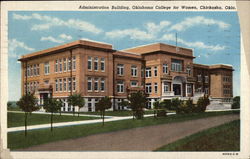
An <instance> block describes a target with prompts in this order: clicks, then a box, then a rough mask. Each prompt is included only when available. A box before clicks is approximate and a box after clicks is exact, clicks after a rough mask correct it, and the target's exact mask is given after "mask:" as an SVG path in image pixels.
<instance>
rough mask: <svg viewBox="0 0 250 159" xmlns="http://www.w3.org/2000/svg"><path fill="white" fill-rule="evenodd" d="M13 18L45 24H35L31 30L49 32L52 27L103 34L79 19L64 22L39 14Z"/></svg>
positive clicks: (15, 15)
mask: <svg viewBox="0 0 250 159" xmlns="http://www.w3.org/2000/svg"><path fill="white" fill-rule="evenodd" d="M13 18H14V19H16V20H31V19H34V20H39V21H42V22H44V23H43V24H34V25H33V26H32V27H31V30H48V29H50V28H51V27H58V26H62V27H68V28H73V29H79V30H82V31H85V32H91V33H94V34H99V33H101V32H102V30H101V29H100V28H97V27H96V26H95V25H93V24H91V23H89V22H86V21H83V20H79V19H68V20H63V19H60V18H56V17H52V16H46V15H41V14H38V13H33V14H31V15H30V16H27V15H20V14H15V13H14V14H13Z"/></svg>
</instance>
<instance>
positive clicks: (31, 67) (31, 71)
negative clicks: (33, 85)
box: [30, 65, 33, 76]
mask: <svg viewBox="0 0 250 159" xmlns="http://www.w3.org/2000/svg"><path fill="white" fill-rule="evenodd" d="M30 76H33V65H30Z"/></svg>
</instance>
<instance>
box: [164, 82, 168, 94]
mask: <svg viewBox="0 0 250 159" xmlns="http://www.w3.org/2000/svg"><path fill="white" fill-rule="evenodd" d="M163 91H164V93H167V92H168V91H169V85H168V82H164V83H163Z"/></svg>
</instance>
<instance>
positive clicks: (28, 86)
mask: <svg viewBox="0 0 250 159" xmlns="http://www.w3.org/2000/svg"><path fill="white" fill-rule="evenodd" d="M27 92H30V85H29V83H28V84H27Z"/></svg>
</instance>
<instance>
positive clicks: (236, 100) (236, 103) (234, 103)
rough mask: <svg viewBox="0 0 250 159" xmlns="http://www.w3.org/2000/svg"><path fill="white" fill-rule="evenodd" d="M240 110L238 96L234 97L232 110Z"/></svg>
mask: <svg viewBox="0 0 250 159" xmlns="http://www.w3.org/2000/svg"><path fill="white" fill-rule="evenodd" d="M239 108H240V96H236V97H234V98H233V104H232V109H239Z"/></svg>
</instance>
